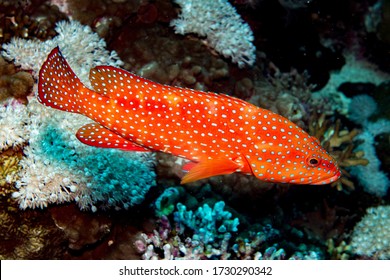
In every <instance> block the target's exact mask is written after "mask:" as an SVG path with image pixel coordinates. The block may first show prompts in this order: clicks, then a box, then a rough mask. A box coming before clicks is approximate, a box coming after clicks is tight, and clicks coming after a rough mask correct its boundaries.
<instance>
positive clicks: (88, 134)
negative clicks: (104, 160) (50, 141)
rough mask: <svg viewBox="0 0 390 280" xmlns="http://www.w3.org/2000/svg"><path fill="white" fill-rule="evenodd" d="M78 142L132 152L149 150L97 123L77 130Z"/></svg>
mask: <svg viewBox="0 0 390 280" xmlns="http://www.w3.org/2000/svg"><path fill="white" fill-rule="evenodd" d="M76 137H77V139H79V141H80V142H82V143H84V144H86V145H89V146H94V147H100V148H115V149H121V150H125V151H133V152H150V151H151V150H149V149H147V148H144V147H142V146H139V145H137V144H135V143H133V142H131V141H129V140H127V139H125V138H123V137H121V136H120V135H118V134H116V133H114V132H112V131H111V130H109V129H107V128H105V127H104V126H102V125H100V124H97V123H90V124H86V125H84V126H82V127H80V129H79V130H78V131H77V134H76Z"/></svg>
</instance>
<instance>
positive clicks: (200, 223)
mask: <svg viewBox="0 0 390 280" xmlns="http://www.w3.org/2000/svg"><path fill="white" fill-rule="evenodd" d="M224 207H225V203H224V202H223V201H219V202H217V203H215V204H214V207H213V208H211V207H210V206H209V205H208V204H204V205H203V206H200V207H199V208H198V209H197V210H196V211H195V212H193V211H191V210H189V211H187V208H186V206H185V205H183V204H181V203H178V204H177V211H176V212H174V220H175V222H176V223H177V224H178V225H179V227H180V228H181V231H184V230H185V229H186V228H187V229H190V230H193V232H194V236H193V239H196V240H199V241H200V242H202V243H203V244H209V243H213V242H215V241H218V240H219V241H220V240H223V239H224V238H226V233H232V232H236V231H237V227H238V225H239V224H240V222H239V220H238V218H234V219H231V218H232V214H231V213H230V212H228V211H225V210H224Z"/></svg>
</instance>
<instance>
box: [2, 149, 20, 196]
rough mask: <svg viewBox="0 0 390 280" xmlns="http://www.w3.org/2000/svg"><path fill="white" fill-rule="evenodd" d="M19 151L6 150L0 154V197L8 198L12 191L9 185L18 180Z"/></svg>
mask: <svg viewBox="0 0 390 280" xmlns="http://www.w3.org/2000/svg"><path fill="white" fill-rule="evenodd" d="M21 157H22V155H21V153H20V151H13V150H7V151H5V152H1V153H0V196H9V195H10V194H11V193H12V192H13V191H15V190H14V189H13V188H12V187H11V183H12V182H15V181H16V180H17V179H18V173H19V171H20V166H19V161H20V159H21Z"/></svg>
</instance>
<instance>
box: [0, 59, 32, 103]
mask: <svg viewBox="0 0 390 280" xmlns="http://www.w3.org/2000/svg"><path fill="white" fill-rule="evenodd" d="M33 85H34V80H33V78H32V76H31V74H30V73H28V72H24V71H17V69H16V68H15V66H14V65H12V64H10V63H7V62H6V61H5V60H4V59H3V58H2V57H1V56H0V102H2V103H4V101H5V100H7V99H9V98H10V97H14V98H15V99H17V100H19V101H21V102H23V103H26V102H27V95H28V94H30V93H31V90H32V87H33Z"/></svg>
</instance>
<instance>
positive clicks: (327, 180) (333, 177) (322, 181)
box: [311, 171, 341, 185]
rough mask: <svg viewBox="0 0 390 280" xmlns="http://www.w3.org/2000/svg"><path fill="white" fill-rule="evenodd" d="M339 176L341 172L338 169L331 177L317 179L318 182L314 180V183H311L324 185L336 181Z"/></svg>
mask: <svg viewBox="0 0 390 280" xmlns="http://www.w3.org/2000/svg"><path fill="white" fill-rule="evenodd" d="M340 176H341V173H340V171H338V172H337V173H336V174H335V175H333V176H332V177H330V178H326V179H324V180H321V181H318V182H315V183H311V185H326V184H330V183H333V182H335V181H337V180H338V179H339V178H340Z"/></svg>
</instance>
